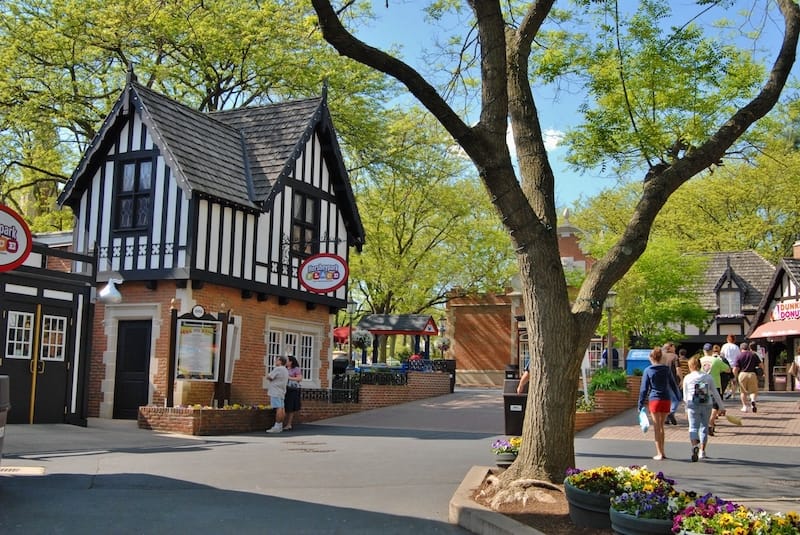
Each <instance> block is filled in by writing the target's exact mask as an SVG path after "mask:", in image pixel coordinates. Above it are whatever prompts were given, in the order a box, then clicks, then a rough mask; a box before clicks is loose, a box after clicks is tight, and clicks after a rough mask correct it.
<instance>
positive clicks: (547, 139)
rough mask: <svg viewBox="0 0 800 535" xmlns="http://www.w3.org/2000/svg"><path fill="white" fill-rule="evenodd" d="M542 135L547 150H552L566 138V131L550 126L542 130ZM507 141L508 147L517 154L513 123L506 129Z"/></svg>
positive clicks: (512, 152)
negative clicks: (512, 129)
mask: <svg viewBox="0 0 800 535" xmlns="http://www.w3.org/2000/svg"><path fill="white" fill-rule="evenodd" d="M542 136H543V137H544V148H545V150H547V151H551V150H555V149H557V148H558V147H559V145H560V144H561V140H562V139H564V132H562V131H560V130H554V129H552V128H550V129H548V130H545V131H544V132H542ZM506 143H508V149H509V150H510V151H511V154H516V153H517V148H516V146H514V135H513V134H512V133H511V124H509V125H508V129H506Z"/></svg>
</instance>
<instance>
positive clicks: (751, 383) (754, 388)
mask: <svg viewBox="0 0 800 535" xmlns="http://www.w3.org/2000/svg"><path fill="white" fill-rule="evenodd" d="M757 348H758V346H757V345H756V343H755V342H751V343H750V345H749V346H748V345H747V343H746V342H742V345H741V350H742V352H741V353H739V358H738V359H737V361H736V364H735V365H734V367H733V374H734V375H735V376H736V380H737V381H739V398H740V399H741V400H742V412H747V410H748V406H747V398H748V396H749V398H750V407H749V408H751V409H752V410H753V412H758V407H757V406H756V400H757V398H758V374H757V373H756V370H757V369H759V368H761V357H759V356H758V353H756V349H757Z"/></svg>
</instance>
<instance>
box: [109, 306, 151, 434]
mask: <svg viewBox="0 0 800 535" xmlns="http://www.w3.org/2000/svg"><path fill="white" fill-rule="evenodd" d="M151 328H152V324H151V322H150V320H137V321H120V322H119V324H118V327H117V329H118V330H117V373H116V376H115V380H114V418H120V419H126V420H135V419H136V418H137V416H138V414H139V407H141V406H142V405H147V402H148V397H149V395H148V394H149V388H150V379H149V372H150V330H151Z"/></svg>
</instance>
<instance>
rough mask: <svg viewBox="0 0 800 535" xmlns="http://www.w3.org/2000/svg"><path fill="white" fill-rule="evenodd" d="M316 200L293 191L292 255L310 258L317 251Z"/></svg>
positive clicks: (317, 216)
mask: <svg viewBox="0 0 800 535" xmlns="http://www.w3.org/2000/svg"><path fill="white" fill-rule="evenodd" d="M317 205H318V202H317V199H315V198H314V197H311V196H310V195H306V194H304V193H300V192H297V191H295V192H294V197H293V203H292V253H294V254H296V255H299V256H310V255H312V254H314V253H316V252H317V250H318V249H319V239H318V238H317V233H318V229H319V208H318V206H317Z"/></svg>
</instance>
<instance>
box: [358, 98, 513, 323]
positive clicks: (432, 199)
mask: <svg viewBox="0 0 800 535" xmlns="http://www.w3.org/2000/svg"><path fill="white" fill-rule="evenodd" d="M393 118H394V120H393V121H392V122H391V123H390V125H389V129H388V130H387V132H386V134H385V141H384V142H386V143H387V145H388V146H390V147H392V150H391V151H388V152H387V153H386V154H385V155H383V156H382V160H383V161H382V162H381V164H380V165H374V166H372V167H370V168H368V169H364V170H362V171H361V172H360V173H359V178H358V181H359V188H358V190H357V194H358V203H359V210H360V211H361V217H362V220H363V223H364V229H365V232H366V234H367V236H368V237H369V238H368V240H367V243H366V245H365V246H364V250H363V252H362V254H360V255H357V256H354V257H352V258H351V262H350V267H351V277H352V278H353V281H354V282H355V284H356V285H357V288H358V290H357V294H358V295H357V297H356V299H357V300H363V301H364V302H365V303H366V304H367V308H368V309H369V310H370V311H371V312H373V313H380V314H390V313H421V312H430V311H431V310H432V308H433V307H435V306H436V305H439V304H442V303H444V302H445V301H446V295H447V293H448V292H449V291H450V290H452V289H454V288H459V289H460V290H461V291H464V292H485V291H491V290H497V289H501V288H503V287H504V286H505V285H507V284H508V281H509V280H510V279H511V276H512V274H513V272H514V271H515V269H516V264H515V263H514V255H513V253H512V251H511V247H510V240H509V238H508V236H507V235H506V233H505V232H504V230H503V228H502V225H501V224H500V221H499V220H498V218H497V215H496V213H495V211H494V209H493V208H492V206H491V204H490V203H489V201H488V199H487V198H486V193H485V191H484V190H483V188H482V186H481V185H480V183H479V181H478V180H477V179H476V178H475V177H473V176H470V175H469V174H468V173H467V169H468V167H469V162H468V161H466V160H464V159H462V158H461V157H460V156H458V155H455V154H453V152H452V150H451V149H452V147H451V143H450V141H449V140H448V138H447V136H446V135H445V133H444V132H443V131H442V130H441V128H440V127H438V126H437V125H436V123H435V122H434V121H433V120H432V119H431V118H430V117H429V116H427V115H425V114H423V113H421V112H420V111H419V110H412V111H411V112H409V113H408V114H403V115H401V114H393ZM367 185H368V186H367Z"/></svg>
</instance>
